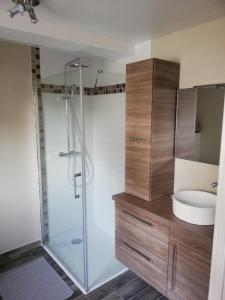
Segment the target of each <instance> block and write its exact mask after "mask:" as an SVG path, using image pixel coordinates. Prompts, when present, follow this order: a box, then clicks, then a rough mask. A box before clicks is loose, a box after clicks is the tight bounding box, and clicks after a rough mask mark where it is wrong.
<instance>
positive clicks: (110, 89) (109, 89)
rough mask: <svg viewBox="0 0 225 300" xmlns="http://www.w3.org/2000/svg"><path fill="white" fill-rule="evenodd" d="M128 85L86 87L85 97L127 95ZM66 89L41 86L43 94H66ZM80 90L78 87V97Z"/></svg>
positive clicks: (57, 86) (55, 86)
mask: <svg viewBox="0 0 225 300" xmlns="http://www.w3.org/2000/svg"><path fill="white" fill-rule="evenodd" d="M125 88H126V85H125V83H119V84H114V85H105V86H99V87H95V88H91V87H84V95H87V96H97V95H109V94H117V93H125ZM65 91H66V88H65V86H64V85H55V84H43V83H42V84H41V92H42V93H53V94H64V93H65ZM79 93H80V89H79V87H76V92H75V94H76V95H79Z"/></svg>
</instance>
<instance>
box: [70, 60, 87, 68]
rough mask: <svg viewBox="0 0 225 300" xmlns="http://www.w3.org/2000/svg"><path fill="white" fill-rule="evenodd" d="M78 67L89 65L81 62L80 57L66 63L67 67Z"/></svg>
mask: <svg viewBox="0 0 225 300" xmlns="http://www.w3.org/2000/svg"><path fill="white" fill-rule="evenodd" d="M78 67H82V68H88V65H84V64H81V61H80V58H75V59H73V60H71V61H69V62H68V63H66V64H65V69H67V68H78Z"/></svg>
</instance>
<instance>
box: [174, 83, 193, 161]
mask: <svg viewBox="0 0 225 300" xmlns="http://www.w3.org/2000/svg"><path fill="white" fill-rule="evenodd" d="M197 97H198V90H197V89H195V88H193V89H182V90H179V91H178V100H177V124H176V143H175V156H176V157H177V158H183V159H189V160H193V158H194V157H193V156H194V150H195V125H196V110H197Z"/></svg>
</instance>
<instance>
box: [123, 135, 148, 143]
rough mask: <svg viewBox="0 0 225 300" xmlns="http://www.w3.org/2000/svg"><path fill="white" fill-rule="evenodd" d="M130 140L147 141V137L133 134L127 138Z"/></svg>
mask: <svg viewBox="0 0 225 300" xmlns="http://www.w3.org/2000/svg"><path fill="white" fill-rule="evenodd" d="M127 139H128V140H129V141H134V142H145V141H147V139H144V138H140V137H133V136H128V138H127Z"/></svg>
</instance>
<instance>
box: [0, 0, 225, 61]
mask: <svg viewBox="0 0 225 300" xmlns="http://www.w3.org/2000/svg"><path fill="white" fill-rule="evenodd" d="M40 2H41V5H40V6H38V7H37V8H36V12H37V16H38V18H39V23H37V24H35V25H34V24H31V22H30V20H29V17H28V15H27V14H25V15H24V17H22V16H16V17H15V18H13V19H11V18H10V17H9V16H8V14H7V12H6V10H7V9H9V8H11V7H12V6H13V5H14V4H13V3H12V1H11V0H0V38H1V39H6V40H9V41H16V42H20V43H26V44H29V45H37V46H43V47H51V48H56V49H59V50H63V51H70V52H71V51H72V52H74V51H79V52H82V53H85V54H91V55H97V56H102V57H115V58H116V57H117V58H120V57H127V56H132V55H134V53H135V44H136V43H139V42H142V41H148V40H150V39H153V38H155V37H159V36H163V35H165V34H168V33H171V32H174V31H178V30H182V29H185V28H189V27H193V26H195V25H198V24H200V23H204V22H207V21H210V20H214V19H218V18H220V17H223V16H225V0H40Z"/></svg>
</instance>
